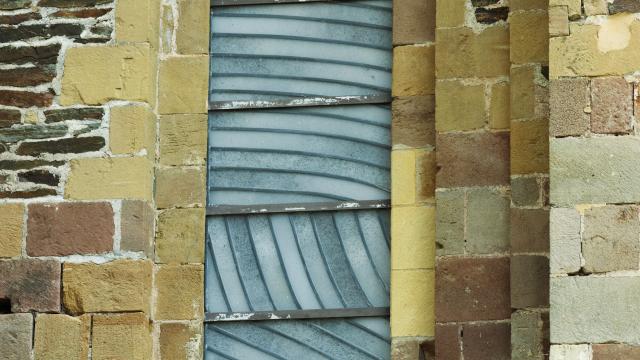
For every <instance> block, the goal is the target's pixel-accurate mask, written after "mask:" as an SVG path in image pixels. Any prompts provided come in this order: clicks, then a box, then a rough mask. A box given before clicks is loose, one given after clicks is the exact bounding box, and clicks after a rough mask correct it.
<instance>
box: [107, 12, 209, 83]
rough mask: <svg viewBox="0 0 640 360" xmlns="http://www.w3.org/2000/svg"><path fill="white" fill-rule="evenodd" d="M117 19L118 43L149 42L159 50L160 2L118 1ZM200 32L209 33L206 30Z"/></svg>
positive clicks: (153, 47)
mask: <svg viewBox="0 0 640 360" xmlns="http://www.w3.org/2000/svg"><path fill="white" fill-rule="evenodd" d="M115 18H116V19H115V23H116V24H115V25H116V41H117V42H125V43H127V42H134V43H144V42H147V43H149V45H150V46H151V48H152V49H157V48H158V39H159V38H160V36H159V28H160V24H159V23H160V1H157V0H122V1H118V4H117V6H116V16H115ZM198 30H199V31H205V32H206V33H207V34H208V33H209V32H208V31H206V30H204V29H198ZM154 71H155V70H154ZM154 85H155V84H154Z"/></svg>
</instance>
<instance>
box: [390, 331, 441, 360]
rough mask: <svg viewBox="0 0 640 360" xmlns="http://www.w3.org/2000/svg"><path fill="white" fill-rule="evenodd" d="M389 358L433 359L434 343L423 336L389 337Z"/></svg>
mask: <svg viewBox="0 0 640 360" xmlns="http://www.w3.org/2000/svg"><path fill="white" fill-rule="evenodd" d="M391 358H392V359H394V360H415V359H420V360H423V359H424V360H434V359H435V344H434V342H433V340H432V339H430V338H424V337H400V338H394V339H391Z"/></svg>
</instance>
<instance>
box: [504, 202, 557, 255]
mask: <svg viewBox="0 0 640 360" xmlns="http://www.w3.org/2000/svg"><path fill="white" fill-rule="evenodd" d="M510 228H511V252H512V253H519V252H520V253H547V252H549V210H545V209H516V208H512V209H511V226H510Z"/></svg>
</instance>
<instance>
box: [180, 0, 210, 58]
mask: <svg viewBox="0 0 640 360" xmlns="http://www.w3.org/2000/svg"><path fill="white" fill-rule="evenodd" d="M209 7H210V1H209V0H179V1H178V8H179V10H178V11H179V12H180V16H179V18H180V21H179V22H178V29H177V31H176V45H177V48H178V52H179V53H180V54H187V55H189V54H207V55H208V54H209V34H210V33H209V22H210V18H209Z"/></svg>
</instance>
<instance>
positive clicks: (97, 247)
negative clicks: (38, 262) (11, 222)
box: [26, 202, 115, 256]
mask: <svg viewBox="0 0 640 360" xmlns="http://www.w3.org/2000/svg"><path fill="white" fill-rule="evenodd" d="M28 212H29V218H28V221H27V239H26V241H27V254H29V256H65V255H72V254H100V253H106V252H110V251H111V250H112V249H113V235H114V233H115V229H114V222H113V209H112V208H111V204H109V203H106V202H104V203H59V204H31V205H29V207H28Z"/></svg>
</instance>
